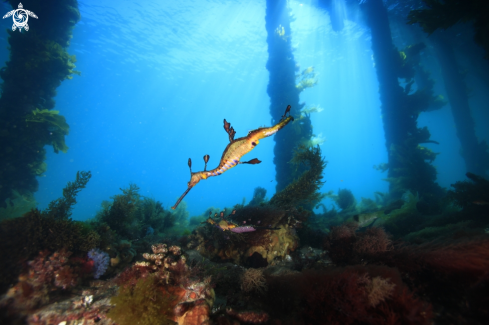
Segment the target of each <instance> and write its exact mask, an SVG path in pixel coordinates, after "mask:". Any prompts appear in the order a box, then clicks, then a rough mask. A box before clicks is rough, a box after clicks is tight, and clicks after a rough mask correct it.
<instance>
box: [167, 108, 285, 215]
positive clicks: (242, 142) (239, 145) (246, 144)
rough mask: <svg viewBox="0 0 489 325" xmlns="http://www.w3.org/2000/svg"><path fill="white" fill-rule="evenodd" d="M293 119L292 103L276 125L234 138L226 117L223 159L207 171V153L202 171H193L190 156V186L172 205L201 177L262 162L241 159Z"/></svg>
mask: <svg viewBox="0 0 489 325" xmlns="http://www.w3.org/2000/svg"><path fill="white" fill-rule="evenodd" d="M287 114H288V116H287ZM293 120H294V118H293V117H292V116H291V115H290V105H288V106H287V108H286V110H285V114H284V115H283V116H282V118H281V119H280V121H279V122H278V123H277V124H276V125H274V126H271V127H268V128H266V127H265V128H259V129H256V130H252V131H250V132H248V135H247V136H246V137H242V138H238V139H236V140H234V135H235V134H236V131H234V128H233V127H232V126H231V123H228V122H227V121H226V119H224V130H226V132H227V134H228V135H229V144H228V145H227V147H226V149H224V152H223V154H222V157H221V161H220V162H219V166H217V167H216V168H214V169H212V170H209V171H206V168H207V162H208V161H209V155H205V156H204V162H205V167H204V170H203V171H201V172H195V173H192V160H191V159H190V158H189V159H188V167H189V168H190V181H189V182H188V184H187V186H188V187H187V190H186V191H185V192H184V193H183V194H182V196H180V198H179V199H178V201H177V203H175V205H174V206H172V207H171V208H172V209H173V210H175V209H176V208H177V206H178V205H179V204H180V202H181V201H182V199H183V198H184V197H185V195H187V193H188V192H189V191H190V190H191V189H192V187H194V186H195V184H197V183H198V182H200V180H201V179H207V178H208V177H211V176H219V175H221V174H222V173H224V172H225V171H226V170H228V169H231V168H233V167H235V166H236V165H238V164H253V165H254V164H259V163H261V161H260V160H258V159H257V158H254V159H251V160H249V161H243V162H242V161H240V160H241V157H243V156H244V155H245V154H247V153H248V152H250V151H251V150H253V148H254V147H255V146H256V145H257V144H258V143H259V140H260V139H263V138H266V137H269V136H271V135H273V134H275V133H277V132H278V131H279V130H280V129H281V128H283V127H284V126H286V125H287V124H289V122H291V121H293Z"/></svg>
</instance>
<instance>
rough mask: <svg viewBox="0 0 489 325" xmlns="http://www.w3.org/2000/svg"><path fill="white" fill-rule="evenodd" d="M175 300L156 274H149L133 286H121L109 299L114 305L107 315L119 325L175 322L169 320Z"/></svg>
mask: <svg viewBox="0 0 489 325" xmlns="http://www.w3.org/2000/svg"><path fill="white" fill-rule="evenodd" d="M175 300H176V297H175V296H174V295H172V294H171V293H169V292H168V291H167V290H166V288H165V287H164V285H162V283H161V280H160V279H158V278H157V275H149V276H148V277H146V278H142V279H140V280H139V281H138V282H137V283H136V285H135V286H134V287H131V286H121V287H120V288H119V294H118V295H117V296H115V297H112V298H111V300H110V301H111V303H112V304H115V307H114V308H112V309H111V310H110V311H109V312H108V313H107V316H108V317H110V318H111V319H112V320H114V321H115V322H116V323H117V324H119V325H133V324H138V325H155V324H159V325H164V324H176V323H175V322H173V321H172V320H171V317H172V313H173V305H174V301H175Z"/></svg>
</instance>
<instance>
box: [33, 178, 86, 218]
mask: <svg viewBox="0 0 489 325" xmlns="http://www.w3.org/2000/svg"><path fill="white" fill-rule="evenodd" d="M91 177H92V173H90V171H88V172H84V171H81V172H77V173H76V179H75V181H74V182H68V185H66V187H65V188H64V189H63V197H62V198H59V199H56V200H54V201H51V202H50V203H49V206H48V208H47V210H45V211H43V212H42V214H43V216H45V217H52V218H54V219H60V220H66V219H69V218H70V216H71V209H72V208H73V205H75V204H76V196H77V195H78V193H79V192H80V191H81V190H82V189H84V188H85V186H86V185H87V183H88V181H89V180H90V178H91Z"/></svg>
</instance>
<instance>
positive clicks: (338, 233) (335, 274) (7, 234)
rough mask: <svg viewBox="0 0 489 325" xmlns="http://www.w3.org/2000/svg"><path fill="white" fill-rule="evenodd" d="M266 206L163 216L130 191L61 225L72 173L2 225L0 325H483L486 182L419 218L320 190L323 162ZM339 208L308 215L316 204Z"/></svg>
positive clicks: (72, 189)
mask: <svg viewBox="0 0 489 325" xmlns="http://www.w3.org/2000/svg"><path fill="white" fill-rule="evenodd" d="M294 162H296V164H297V166H299V167H301V168H302V175H301V176H300V177H299V178H298V179H296V180H295V181H294V182H292V183H291V184H290V185H289V186H288V187H286V188H285V189H284V190H282V191H281V192H279V193H277V194H275V195H274V196H273V197H272V198H271V199H270V200H268V199H266V191H264V190H263V189H257V190H256V191H255V195H254V198H253V200H252V201H251V202H250V204H248V205H247V204H246V203H245V202H242V203H241V204H237V205H235V206H234V207H228V208H226V209H223V210H220V209H215V208H209V209H208V210H207V211H206V212H205V213H204V215H202V216H198V217H192V218H190V222H189V221H188V219H189V218H188V213H187V212H186V211H185V204H182V205H181V207H182V208H179V209H178V210H175V211H173V212H170V211H169V210H166V209H164V208H163V204H162V203H161V202H158V201H155V200H151V199H148V198H144V197H142V196H141V195H140V194H139V192H138V191H139V188H138V187H137V186H136V185H134V184H132V185H130V186H129V187H128V188H127V189H122V194H117V195H115V196H113V197H112V200H111V201H107V202H104V203H103V204H102V207H101V210H100V212H99V213H98V215H97V216H96V217H95V218H94V219H93V220H88V221H86V222H76V221H73V220H71V219H70V214H71V208H72V207H73V205H74V204H75V203H76V195H77V194H78V193H79V191H81V190H82V189H83V188H84V187H85V185H86V184H87V182H88V181H89V179H90V173H89V172H79V173H78V174H77V177H76V180H75V181H74V182H69V183H68V185H67V186H66V188H65V189H64V191H63V196H62V197H61V198H59V199H57V200H55V201H53V202H52V203H51V204H50V205H49V208H48V209H47V210H46V211H38V210H32V211H30V212H28V213H26V214H24V215H23V216H17V217H14V218H7V219H5V220H3V221H1V223H0V258H1V259H2V262H3V266H2V268H1V283H0V284H1V290H2V294H3V296H2V298H1V300H0V323H2V324H45V325H47V324H62V325H64V324H119V325H126V324H148V325H150V324H181V325H183V324H187V325H190V324H277V325H278V324H487V323H488V322H489V312H488V310H487V304H488V302H489V291H488V288H489V277H488V270H489V236H488V235H487V230H485V229H486V228H487V227H488V220H487V215H488V214H489V204H488V202H489V201H488V200H489V196H488V195H489V194H488V193H489V182H488V181H487V180H485V179H484V178H482V177H479V176H476V175H473V174H468V175H467V176H468V179H469V180H468V181H464V182H458V183H456V184H454V185H453V189H452V190H451V191H449V192H448V193H447V195H446V196H445V198H444V199H443V201H442V203H439V202H440V201H439V199H438V198H437V199H436V204H439V208H438V209H437V211H440V212H439V213H438V214H431V215H427V214H426V212H425V211H431V210H424V209H423V204H424V202H423V201H421V200H420V199H419V196H418V195H417V193H416V194H415V193H411V192H406V193H405V195H403V197H402V199H400V200H399V199H389V195H387V194H382V193H377V194H376V198H377V199H376V200H367V199H363V200H362V201H361V202H360V203H357V202H356V200H355V199H354V198H353V195H352V193H351V191H349V190H347V189H340V190H339V191H338V193H337V194H333V193H327V194H321V193H319V191H318V190H319V185H320V184H321V180H322V173H323V170H324V168H325V163H324V161H323V159H322V158H321V151H320V150H319V149H318V148H306V147H304V148H301V149H300V150H299V151H297V152H296V159H295V161H294ZM325 196H327V197H329V198H330V199H332V200H333V201H334V202H335V203H336V204H337V206H338V208H332V209H331V210H328V209H327V208H326V206H324V205H322V208H323V213H321V214H319V213H314V212H313V209H312V208H313V207H314V206H315V205H317V204H318V203H319V202H320V200H321V199H322V198H323V197H325Z"/></svg>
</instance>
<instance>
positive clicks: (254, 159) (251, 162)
mask: <svg viewBox="0 0 489 325" xmlns="http://www.w3.org/2000/svg"><path fill="white" fill-rule="evenodd" d="M239 163H240V164H251V165H256V164H259V163H261V160H258V158H253V159H251V160H248V161H240V162H239Z"/></svg>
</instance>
